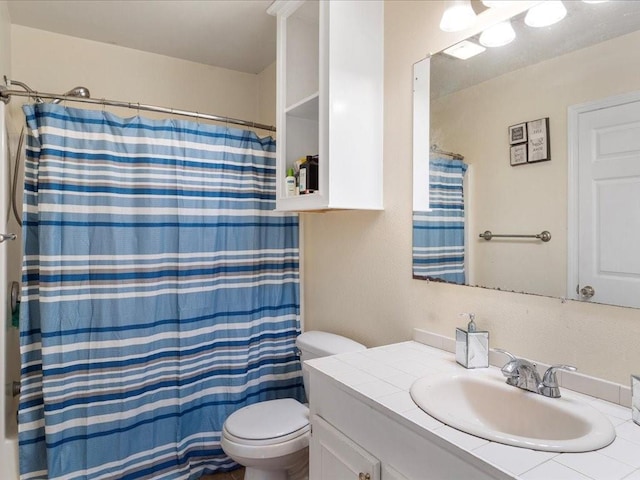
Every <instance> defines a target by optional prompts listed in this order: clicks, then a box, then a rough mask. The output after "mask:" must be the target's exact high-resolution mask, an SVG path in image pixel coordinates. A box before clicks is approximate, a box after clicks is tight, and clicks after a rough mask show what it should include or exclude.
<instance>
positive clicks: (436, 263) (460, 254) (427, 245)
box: [413, 157, 467, 284]
mask: <svg viewBox="0 0 640 480" xmlns="http://www.w3.org/2000/svg"><path fill="white" fill-rule="evenodd" d="M466 171H467V165H466V164H465V163H464V162H463V161H462V160H451V159H447V158H442V157H438V158H432V159H431V160H430V161H429V208H430V209H429V211H414V212H413V275H414V277H418V278H428V279H431V280H441V281H445V282H451V283H458V284H464V283H465V270H464V192H463V189H462V186H463V179H464V174H465V172H466Z"/></svg>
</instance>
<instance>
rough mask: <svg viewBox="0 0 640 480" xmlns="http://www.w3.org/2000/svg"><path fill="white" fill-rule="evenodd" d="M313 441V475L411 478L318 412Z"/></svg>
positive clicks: (328, 478)
mask: <svg viewBox="0 0 640 480" xmlns="http://www.w3.org/2000/svg"><path fill="white" fill-rule="evenodd" d="M311 422H312V424H313V435H312V436H311V442H310V447H311V448H310V454H311V456H312V457H313V458H312V459H311V465H312V467H311V471H310V476H311V478H318V479H323V480H336V479H343V478H344V479H351V478H352V479H358V480H408V479H407V477H405V476H404V475H402V474H400V473H398V471H397V470H396V469H395V468H393V467H391V466H389V465H381V464H380V460H378V459H377V458H376V457H374V456H373V455H371V454H370V453H369V452H367V451H366V450H364V449H363V448H362V447H360V445H358V444H357V443H355V442H354V441H352V440H351V439H350V438H349V437H347V436H345V435H344V434H343V433H342V432H340V431H339V430H337V429H336V428H334V427H332V426H331V425H330V424H329V423H327V422H326V421H324V420H323V419H322V417H320V416H318V415H314V416H313V418H312V420H311Z"/></svg>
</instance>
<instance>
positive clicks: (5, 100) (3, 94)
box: [0, 77, 11, 105]
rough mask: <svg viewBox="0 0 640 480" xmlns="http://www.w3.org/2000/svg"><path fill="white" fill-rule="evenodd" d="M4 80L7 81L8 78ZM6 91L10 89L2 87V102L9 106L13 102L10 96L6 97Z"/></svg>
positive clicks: (0, 98) (0, 95)
mask: <svg viewBox="0 0 640 480" xmlns="http://www.w3.org/2000/svg"><path fill="white" fill-rule="evenodd" d="M4 78H5V79H6V78H7V77H4ZM6 90H9V89H8V88H7V87H5V86H4V85H0V100H2V101H3V102H4V104H5V105H7V104H8V103H9V102H10V101H11V97H10V96H9V95H5V93H4V92H5V91H6Z"/></svg>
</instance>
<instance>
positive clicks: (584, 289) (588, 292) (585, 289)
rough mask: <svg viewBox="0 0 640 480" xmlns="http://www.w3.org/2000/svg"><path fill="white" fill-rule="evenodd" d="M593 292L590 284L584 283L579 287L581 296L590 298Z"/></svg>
mask: <svg viewBox="0 0 640 480" xmlns="http://www.w3.org/2000/svg"><path fill="white" fill-rule="evenodd" d="M595 293H596V291H595V289H594V288H593V287H592V286H591V285H586V286H584V287H582V288H581V289H580V296H581V297H582V298H591V297H593V296H594V295H595Z"/></svg>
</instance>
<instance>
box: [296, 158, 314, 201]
mask: <svg viewBox="0 0 640 480" xmlns="http://www.w3.org/2000/svg"><path fill="white" fill-rule="evenodd" d="M299 188H300V193H301V194H305V193H313V192H315V191H317V190H318V155H307V158H306V159H305V161H304V162H303V163H302V164H301V165H300V184H299Z"/></svg>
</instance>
